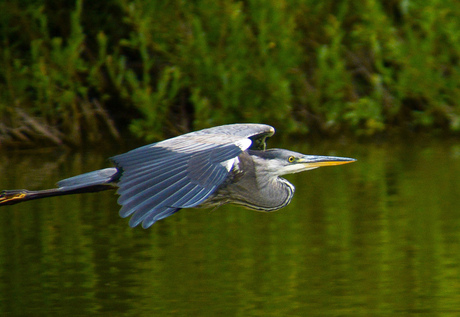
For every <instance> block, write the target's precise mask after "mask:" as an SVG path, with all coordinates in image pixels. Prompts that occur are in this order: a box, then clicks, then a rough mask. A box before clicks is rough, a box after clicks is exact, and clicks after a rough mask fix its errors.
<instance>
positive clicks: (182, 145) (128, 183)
mask: <svg viewBox="0 0 460 317" xmlns="http://www.w3.org/2000/svg"><path fill="white" fill-rule="evenodd" d="M273 133H274V130H273V128H272V127H270V126H267V125H260V124H235V125H227V126H221V127H215V128H210V129H205V130H201V131H197V132H192V133H189V134H185V135H182V136H178V137H175V138H172V139H168V140H165V141H162V142H158V143H154V144H151V145H147V146H143V147H140V148H138V149H135V150H132V151H130V152H128V153H125V154H121V155H118V156H115V157H113V158H112V160H113V161H114V162H115V163H116V165H117V167H118V168H119V170H120V171H121V172H122V174H121V176H120V180H119V182H118V184H117V185H118V187H119V188H118V194H119V195H120V198H119V199H118V203H119V204H120V205H122V208H121V210H120V215H121V216H122V217H128V216H131V219H130V221H129V224H130V226H132V227H134V226H137V225H138V224H140V223H141V222H142V226H143V227H144V228H147V227H150V226H151V225H152V224H153V223H155V222H156V221H158V220H160V219H163V218H165V217H168V216H170V215H172V214H173V213H175V212H177V211H178V210H179V209H181V208H191V207H196V206H198V205H200V204H202V203H203V202H204V201H206V200H207V199H208V198H209V197H211V196H212V195H213V193H214V192H215V191H216V190H217V188H218V187H219V186H220V185H221V184H222V183H223V182H224V181H225V179H226V178H227V177H228V173H229V172H230V170H231V167H232V166H233V164H234V162H235V160H236V157H238V155H240V154H241V153H242V152H243V151H245V150H247V149H248V148H249V147H250V146H251V144H252V139H254V138H255V139H257V138H258V137H259V136H260V138H261V139H263V141H262V142H264V139H265V138H266V137H267V136H270V135H272V134H273ZM259 143H260V142H259Z"/></svg>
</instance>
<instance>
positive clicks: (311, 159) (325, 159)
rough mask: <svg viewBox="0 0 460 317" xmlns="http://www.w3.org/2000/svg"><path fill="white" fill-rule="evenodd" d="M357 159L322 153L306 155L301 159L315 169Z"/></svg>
mask: <svg viewBox="0 0 460 317" xmlns="http://www.w3.org/2000/svg"><path fill="white" fill-rule="evenodd" d="M355 161H356V159H354V158H349V157H339V156H320V155H305V156H304V157H302V158H301V159H300V160H299V163H300V164H303V165H304V167H305V168H307V169H313V168H317V167H321V166H334V165H342V164H348V163H353V162H355Z"/></svg>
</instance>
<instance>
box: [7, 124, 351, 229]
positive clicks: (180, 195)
mask: <svg viewBox="0 0 460 317" xmlns="http://www.w3.org/2000/svg"><path fill="white" fill-rule="evenodd" d="M274 133H275V129H274V128H273V127H272V126H270V125H266V124H256V123H248V124H243V123H235V124H228V125H222V126H216V127H212V128H207V129H203V130H199V131H195V132H190V133H186V134H183V135H179V136H176V137H173V138H170V139H166V140H163V141H160V142H157V143H153V144H150V145H146V146H142V147H139V148H136V149H134V150H131V151H129V152H126V153H124V154H120V155H116V156H114V157H111V158H110V160H111V162H113V164H114V166H113V167H109V168H104V169H100V170H96V171H92V172H88V173H84V174H81V175H77V176H73V177H70V178H67V179H64V180H61V181H59V182H58V183H57V187H56V188H52V189H45V190H35V191H31V190H25V189H20V190H4V191H2V192H0V206H4V205H12V204H16V203H20V202H23V201H28V200H33V199H40V198H45V197H52V196H60V195H69V194H78V193H90V192H98V191H103V190H116V191H117V194H118V195H119V198H118V204H119V205H121V209H120V211H119V214H120V216H121V217H123V218H127V217H131V218H130V220H129V225H130V226H131V227H136V226H137V225H139V224H141V223H142V227H143V228H144V229H146V228H149V227H150V226H152V225H153V224H154V223H155V222H157V221H158V220H161V219H164V218H166V217H169V216H171V215H172V214H174V213H176V212H177V211H179V210H180V209H186V208H215V207H219V206H221V205H223V204H236V205H240V206H242V207H245V208H248V209H252V210H257V211H265V212H271V211H275V210H278V209H281V208H283V207H285V206H287V205H288V204H289V203H290V202H291V200H292V198H293V196H294V191H295V188H294V186H293V185H292V184H291V183H290V182H289V181H287V180H286V179H285V178H283V177H282V176H283V175H287V174H293V173H298V172H302V171H306V170H311V169H315V168H318V167H321V166H332V165H340V164H346V163H351V162H354V161H356V160H355V159H353V158H348V157H336V156H320V155H305V154H301V153H297V152H294V151H290V150H285V149H278V148H270V149H267V145H266V142H267V139H269V138H270V137H272V136H273V135H274Z"/></svg>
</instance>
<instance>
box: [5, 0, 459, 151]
mask: <svg viewBox="0 0 460 317" xmlns="http://www.w3.org/2000/svg"><path fill="white" fill-rule="evenodd" d="M0 10H1V12H3V16H4V18H3V19H2V21H1V22H0V23H2V30H3V32H2V35H1V36H2V45H1V47H0V54H1V58H2V63H0V87H1V88H0V91H1V94H0V113H1V114H2V120H1V122H0V140H1V141H2V142H7V141H9V142H16V141H20V142H21V143H24V142H25V143H27V142H31V141H36V140H37V139H42V140H46V141H47V142H53V143H58V144H62V143H67V144H74V145H79V144H81V143H82V142H83V141H86V142H88V141H89V142H100V141H101V140H103V139H105V138H107V136H112V137H113V138H118V137H119V131H122V132H124V128H125V127H129V129H130V130H131V132H132V133H134V134H135V135H137V136H139V137H143V138H146V139H148V140H153V139H158V138H161V137H163V136H164V135H165V134H175V133H181V132H185V131H187V130H190V129H192V128H196V129H197V128H203V127H208V126H212V125H218V124H224V123H231V122H265V123H269V124H274V125H275V126H276V127H277V128H279V129H282V130H284V131H286V132H296V133H298V132H302V133H305V132H308V131H318V132H320V133H329V134H334V133H340V132H344V131H349V132H353V133H355V134H365V135H372V134H375V133H379V132H382V131H387V130H392V129H400V128H404V129H411V130H414V129H415V130H416V129H424V130H431V131H438V130H441V131H445V132H449V131H450V132H458V131H459V130H460V110H459V100H460V98H459V97H460V87H459V85H460V84H459V80H458V79H459V70H460V69H459V60H460V56H459V55H460V41H459V40H460V25H459V24H460V22H459V21H460V4H459V2H458V1H454V0H445V1H440V0H427V1H424V2H413V1H412V2H411V1H405V0H401V1H398V0H391V1H377V0H366V1H361V2H350V1H344V0H325V1H312V0H295V1H294V0H293V1H286V0H285V1H279V0H266V1H261V0H247V1H223V0H198V1H193V2H192V1H178V0H177V1H141V0H130V1H128V0H109V1H106V2H104V4H103V6H102V5H101V4H98V3H96V2H95V3H92V2H83V1H82V0H77V1H75V2H71V1H68V2H57V3H56V2H51V1H45V0H36V1H34V2H27V3H24V2H23V1H20V0H11V1H8V2H6V1H3V2H2V3H1V4H0Z"/></svg>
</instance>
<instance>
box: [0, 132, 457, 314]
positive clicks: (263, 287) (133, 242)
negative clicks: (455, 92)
mask: <svg viewBox="0 0 460 317" xmlns="http://www.w3.org/2000/svg"><path fill="white" fill-rule="evenodd" d="M271 145H272V146H273V144H271ZM284 147H286V148H290V149H292V150H296V151H300V152H304V153H309V154H324V155H340V156H350V157H354V158H357V159H358V162H356V163H353V164H349V165H343V166H337V167H327V168H320V169H316V170H314V171H308V172H305V173H301V174H296V175H291V176H289V177H288V179H289V180H290V181H291V182H292V183H293V184H294V185H295V186H296V194H295V197H294V199H293V201H292V203H291V204H290V205H289V206H288V207H286V208H284V209H282V210H280V211H277V212H275V213H257V212H253V211H249V210H246V209H242V208H238V207H232V206H225V207H222V208H219V209H217V210H202V209H196V210H182V211H180V212H179V213H177V214H176V215H174V216H172V217H170V218H167V219H165V220H163V221H160V222H158V223H156V224H155V225H154V226H153V227H152V228H150V229H149V230H143V229H141V228H135V229H132V228H129V227H128V225H127V220H126V219H121V218H119V217H118V209H119V206H118V205H117V203H116V196H115V195H114V193H111V192H101V193H96V194H87V195H80V196H67V197H56V198H50V199H44V200H37V201H31V202H27V203H24V204H20V205H15V206H9V207H2V208H1V209H0V315H1V316H52V315H62V316H75V315H80V316H88V315H92V314H97V315H106V316H459V315H460V207H459V206H460V203H459V202H460V201H459V197H460V143H459V142H455V141H448V142H440V141H439V140H437V141H436V140H433V141H427V142H423V143H422V142H417V143H411V142H406V143H404V144H403V143H398V142H391V143H390V142H388V143H383V144H379V145H375V144H354V143H350V142H348V143H345V144H342V143H335V144H334V143H326V144H324V143H322V145H321V146H319V145H310V146H306V145H305V146H303V145H299V144H298V142H296V143H291V144H290V145H289V146H288V145H284ZM332 149H333V150H332ZM117 153H118V152H117V151H116V150H113V151H112V152H110V153H95V152H90V153H84V154H64V153H57V152H53V151H50V152H47V151H44V152H41V153H36V152H35V153H34V152H13V153H11V152H5V151H3V152H2V154H1V155H0V159H1V161H0V175H2V176H1V178H0V187H1V188H30V189H37V188H45V187H52V186H53V185H54V183H55V182H56V181H57V180H59V179H61V178H65V177H68V176H72V175H75V174H79V173H82V172H86V171H90V170H92V169H97V168H102V167H106V166H109V165H108V163H107V161H106V157H108V156H110V155H113V154H117Z"/></svg>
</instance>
